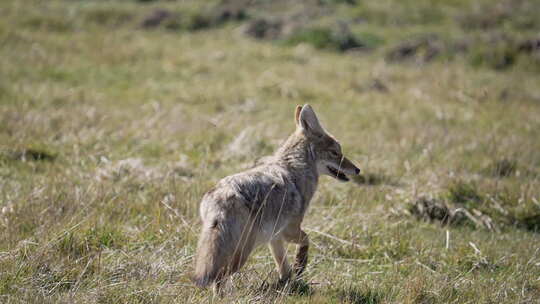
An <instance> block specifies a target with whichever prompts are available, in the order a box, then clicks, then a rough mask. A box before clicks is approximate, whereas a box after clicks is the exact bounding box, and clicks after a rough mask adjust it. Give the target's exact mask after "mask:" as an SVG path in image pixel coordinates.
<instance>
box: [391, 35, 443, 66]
mask: <svg viewBox="0 0 540 304" xmlns="http://www.w3.org/2000/svg"><path fill="white" fill-rule="evenodd" d="M443 48H444V46H443V44H442V42H441V40H440V39H439V38H438V37H437V36H436V35H426V36H423V37H419V38H414V39H410V40H406V41H404V42H401V43H400V44H398V45H397V46H396V47H394V48H392V49H391V50H390V51H389V52H388V53H387V54H386V60H387V61H389V62H403V61H414V62H416V63H426V62H429V61H432V60H433V59H435V58H436V57H437V56H439V55H440V54H441V52H442V50H443Z"/></svg>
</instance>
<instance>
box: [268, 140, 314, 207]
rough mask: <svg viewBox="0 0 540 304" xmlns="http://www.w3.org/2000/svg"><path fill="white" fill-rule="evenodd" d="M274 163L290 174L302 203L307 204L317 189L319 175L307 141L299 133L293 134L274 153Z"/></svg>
mask: <svg viewBox="0 0 540 304" xmlns="http://www.w3.org/2000/svg"><path fill="white" fill-rule="evenodd" d="M274 161H275V162H276V163H277V164H278V165H280V166H282V167H285V168H286V169H287V170H288V171H289V172H290V173H291V175H292V176H291V177H292V178H293V180H294V183H295V185H296V186H297V187H298V190H299V191H300V193H301V194H302V197H303V199H304V202H305V203H307V202H309V201H310V200H311V197H312V196H313V194H314V193H315V190H316V189H317V183H318V181H319V174H318V172H317V164H316V159H315V155H314V153H313V151H312V150H311V147H310V144H309V142H308V139H307V138H306V137H305V136H304V135H302V134H301V133H300V132H294V133H293V134H292V135H291V136H289V138H288V139H287V140H286V141H285V143H284V144H283V145H282V146H281V147H280V148H279V149H278V150H277V151H276V153H275V154H274Z"/></svg>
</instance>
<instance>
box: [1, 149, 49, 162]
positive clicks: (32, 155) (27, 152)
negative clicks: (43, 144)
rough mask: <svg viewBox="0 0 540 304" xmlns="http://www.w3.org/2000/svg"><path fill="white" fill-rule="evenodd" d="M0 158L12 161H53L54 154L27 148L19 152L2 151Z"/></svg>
mask: <svg viewBox="0 0 540 304" xmlns="http://www.w3.org/2000/svg"><path fill="white" fill-rule="evenodd" d="M0 157H1V158H4V159H6V160H14V161H22V162H26V161H54V160H55V159H56V154H54V153H51V152H48V151H45V150H42V149H36V148H27V149H21V150H11V151H3V152H2V153H1V154H0Z"/></svg>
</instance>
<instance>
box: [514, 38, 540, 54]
mask: <svg viewBox="0 0 540 304" xmlns="http://www.w3.org/2000/svg"><path fill="white" fill-rule="evenodd" d="M518 51H519V52H522V53H527V54H531V53H534V52H540V38H531V39H526V40H523V41H521V42H520V43H519V44H518Z"/></svg>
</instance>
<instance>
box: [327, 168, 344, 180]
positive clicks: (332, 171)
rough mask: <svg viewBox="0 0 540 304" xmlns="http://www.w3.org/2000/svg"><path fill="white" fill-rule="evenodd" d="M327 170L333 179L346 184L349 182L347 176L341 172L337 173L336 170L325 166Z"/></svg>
mask: <svg viewBox="0 0 540 304" xmlns="http://www.w3.org/2000/svg"><path fill="white" fill-rule="evenodd" d="M326 167H327V168H328V171H330V173H331V174H332V176H333V177H335V178H337V179H338V180H340V181H342V182H348V181H349V178H348V177H347V175H345V174H343V173H342V172H341V171H338V170H336V169H334V168H333V167H330V166H326Z"/></svg>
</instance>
